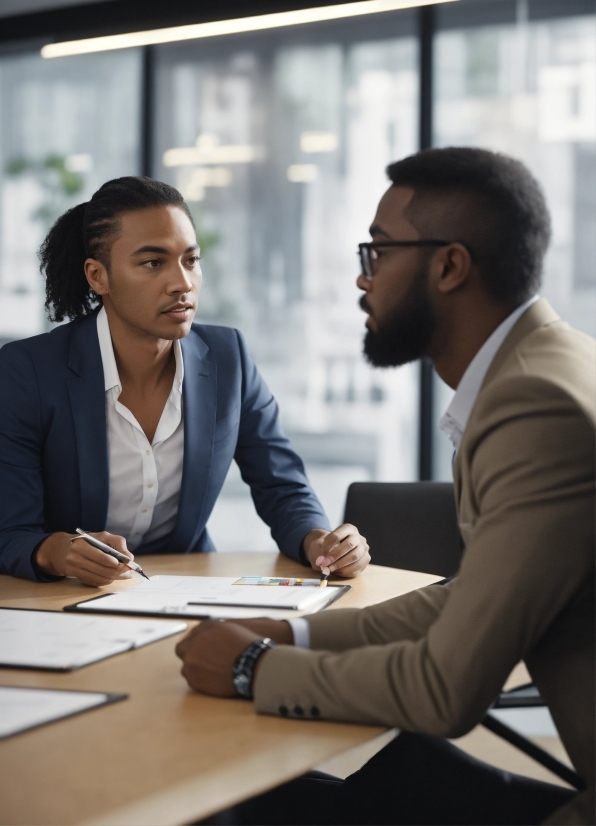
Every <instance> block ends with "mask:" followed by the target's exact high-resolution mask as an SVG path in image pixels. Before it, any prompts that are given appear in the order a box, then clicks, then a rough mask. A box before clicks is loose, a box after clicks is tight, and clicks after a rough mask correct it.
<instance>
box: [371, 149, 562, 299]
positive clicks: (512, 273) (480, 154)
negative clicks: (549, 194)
mask: <svg viewBox="0 0 596 826" xmlns="http://www.w3.org/2000/svg"><path fill="white" fill-rule="evenodd" d="M387 174H388V176H389V178H390V179H391V182H392V183H393V184H394V185H395V186H405V187H411V188H412V189H413V190H414V196H413V198H412V200H411V201H410V203H409V204H408V207H407V208H406V211H405V212H406V217H407V218H408V220H409V221H410V223H411V224H412V225H413V226H414V227H415V228H416V229H417V230H418V232H419V233H420V236H421V237H422V238H431V237H433V238H436V239H438V240H446V241H461V242H462V243H463V244H465V245H466V246H467V247H468V248H469V250H470V252H471V254H472V258H473V260H474V263H475V264H476V266H477V267H478V272H479V275H480V278H481V279H482V282H483V285H484V287H485V289H486V292H487V294H488V295H489V296H490V297H491V298H492V299H493V300H494V301H496V302H498V303H503V304H509V305H514V306H518V305H519V304H521V303H523V302H524V301H526V300H527V299H528V298H530V297H531V296H532V295H534V294H535V292H536V291H537V289H538V287H539V286H540V280H541V275H542V262H543V258H544V254H545V252H546V249H547V247H548V244H549V241H550V216H549V213H548V209H547V206H546V201H545V198H544V195H543V193H542V189H541V187H540V185H539V184H538V182H537V181H536V179H535V178H534V177H533V175H532V174H531V173H530V171H529V170H528V169H527V168H526V167H525V166H524V164H522V163H520V161H517V160H515V159H514V158H510V157H508V156H507V155H501V154H499V153H497V152H489V151H488V150H486V149H474V148H469V147H448V148H446V149H426V150H424V151H422V152H418V153H417V154H416V155H410V157H408V158H404V159H403V160H401V161H397V162H396V163H393V164H391V165H390V166H388V167H387Z"/></svg>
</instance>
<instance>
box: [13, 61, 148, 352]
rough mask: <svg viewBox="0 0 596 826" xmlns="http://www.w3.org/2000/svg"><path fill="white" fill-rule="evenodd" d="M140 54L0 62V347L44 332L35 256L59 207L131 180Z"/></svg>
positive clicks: (135, 166)
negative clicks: (1, 343) (0, 342)
mask: <svg viewBox="0 0 596 826" xmlns="http://www.w3.org/2000/svg"><path fill="white" fill-rule="evenodd" d="M140 64H141V61H140V53H139V52H138V51H126V52H115V53H113V54H110V53H107V54H94V55H85V56H82V57H71V58H63V59H58V60H43V59H42V58H41V57H40V56H39V55H38V54H31V53H29V54H22V55H10V56H3V57H0V340H2V339H3V340H7V339H10V338H22V337H24V336H32V335H36V334H37V333H41V332H43V330H44V329H47V325H48V322H47V321H46V319H45V313H44V310H43V303H44V300H45V296H44V289H43V286H44V285H43V281H42V278H41V276H40V274H39V265H38V260H37V255H36V252H37V249H38V248H39V245H40V244H41V241H42V240H43V238H44V236H45V234H46V232H47V230H48V229H49V227H50V226H51V225H52V223H53V222H54V221H55V220H56V218H57V217H58V216H59V215H61V214H62V213H63V212H64V211H65V210H66V209H68V208H69V207H71V206H74V205H75V204H78V203H80V202H81V201H84V200H85V199H87V198H89V197H90V196H91V195H92V193H93V192H94V191H95V190H96V189H97V188H98V187H99V186H101V184H102V183H104V182H105V181H107V180H109V179H110V178H116V177H118V176H120V175H135V174H138V155H139V137H140V136H139V131H140V129H139V127H140V113H139V108H140V97H141V94H140V89H141V85H140V81H141V76H140Z"/></svg>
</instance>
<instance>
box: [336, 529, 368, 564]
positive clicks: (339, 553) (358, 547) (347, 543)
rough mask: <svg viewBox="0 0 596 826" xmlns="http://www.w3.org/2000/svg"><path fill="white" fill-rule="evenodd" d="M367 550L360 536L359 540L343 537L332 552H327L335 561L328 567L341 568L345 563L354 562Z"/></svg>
mask: <svg viewBox="0 0 596 826" xmlns="http://www.w3.org/2000/svg"><path fill="white" fill-rule="evenodd" d="M367 551H368V545H367V544H366V543H365V542H364V540H363V538H362V537H359V541H354V540H353V539H352V538H351V537H350V538H349V539H344V541H343V542H341V543H340V544H339V545H338V546H337V548H335V550H334V551H333V553H332V554H329V556H330V557H331V558H333V557H334V558H335V561H334V562H332V563H331V564H330V565H329V568H330V569H331V571H334V570H335V569H336V568H343V567H344V566H345V565H349V564H350V563H351V562H355V561H356V560H357V559H359V558H360V557H361V556H363V555H364V554H365V553H367Z"/></svg>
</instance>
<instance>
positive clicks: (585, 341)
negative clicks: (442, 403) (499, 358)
mask: <svg viewBox="0 0 596 826" xmlns="http://www.w3.org/2000/svg"><path fill="white" fill-rule="evenodd" d="M594 375H596V341H595V340H594V339H593V338H591V337H590V336H588V335H586V334H585V333H582V332H580V331H579V330H575V329H573V327H570V326H569V324H566V323H565V322H563V321H556V322H554V323H552V324H548V325H544V326H542V327H540V328H538V329H537V330H534V331H533V332H532V333H530V334H529V335H528V336H526V337H525V338H524V339H522V341H520V342H519V344H518V345H517V347H516V348H515V349H514V350H513V351H512V352H511V354H510V355H509V357H508V358H507V360H506V361H505V362H504V363H503V365H502V367H501V369H500V370H499V372H498V374H497V375H496V376H495V377H494V379H493V381H492V382H491V383H490V384H489V385H488V386H487V387H486V388H483V392H482V393H481V395H482V396H485V395H486V396H487V399H490V400H491V403H492V405H494V404H495V403H498V400H499V398H501V399H502V400H503V403H509V404H510V403H512V402H515V400H516V399H517V400H518V401H519V403H520V404H521V405H522V406H523V405H527V404H530V405H531V407H535V406H536V405H540V404H541V403H543V404H545V405H547V406H549V405H553V404H554V405H556V406H559V405H560V404H561V403H563V402H565V401H566V402H567V403H569V404H570V405H571V406H572V407H576V408H578V412H579V411H581V412H582V413H583V414H584V416H586V417H587V418H588V419H589V420H590V421H591V422H592V423H593V424H594V423H595V422H596V388H595V385H594ZM479 401H480V399H479ZM479 408H480V409H482V408H481V405H479Z"/></svg>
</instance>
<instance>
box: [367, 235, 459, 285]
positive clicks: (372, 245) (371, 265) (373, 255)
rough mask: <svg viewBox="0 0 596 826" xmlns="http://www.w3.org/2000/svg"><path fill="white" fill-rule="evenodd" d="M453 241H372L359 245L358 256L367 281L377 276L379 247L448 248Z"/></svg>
mask: <svg viewBox="0 0 596 826" xmlns="http://www.w3.org/2000/svg"><path fill="white" fill-rule="evenodd" d="M452 243H453V241H434V240H426V239H425V240H423V241H377V242H374V241H371V242H369V243H367V244H358V255H359V256H360V266H361V267H362V274H363V276H364V277H365V278H366V280H367V281H370V279H371V278H372V277H373V275H374V274H375V261H376V260H377V259H378V255H377V248H378V247H446V246H447V245H448V244H452Z"/></svg>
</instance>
